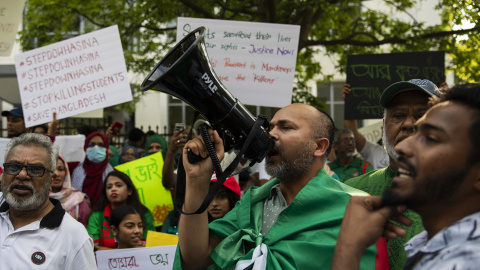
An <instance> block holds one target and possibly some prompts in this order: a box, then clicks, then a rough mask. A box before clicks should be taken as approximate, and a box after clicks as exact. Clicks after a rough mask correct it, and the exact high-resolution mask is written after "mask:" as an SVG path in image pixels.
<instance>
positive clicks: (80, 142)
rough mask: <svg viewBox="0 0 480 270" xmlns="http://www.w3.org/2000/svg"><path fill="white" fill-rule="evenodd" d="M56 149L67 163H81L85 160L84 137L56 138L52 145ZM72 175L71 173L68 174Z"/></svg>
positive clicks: (79, 135) (80, 135)
mask: <svg viewBox="0 0 480 270" xmlns="http://www.w3.org/2000/svg"><path fill="white" fill-rule="evenodd" d="M53 144H54V145H56V146H57V147H58V152H59V154H60V155H62V156H63V157H64V158H65V160H67V162H74V161H78V162H83V161H84V160H85V150H83V146H85V135H82V134H78V135H67V136H56V137H55V142H54V143H53ZM70 173H72V172H70Z"/></svg>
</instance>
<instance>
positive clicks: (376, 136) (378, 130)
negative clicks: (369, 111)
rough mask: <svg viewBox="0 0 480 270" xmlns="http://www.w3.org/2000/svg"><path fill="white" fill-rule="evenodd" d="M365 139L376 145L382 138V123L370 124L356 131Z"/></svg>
mask: <svg viewBox="0 0 480 270" xmlns="http://www.w3.org/2000/svg"><path fill="white" fill-rule="evenodd" d="M358 132H360V133H361V134H362V135H363V136H365V138H366V139H367V140H369V141H371V142H374V143H377V141H378V140H380V139H381V138H382V136H383V134H382V121H378V122H377V123H374V124H371V125H369V126H366V127H362V128H359V129H358Z"/></svg>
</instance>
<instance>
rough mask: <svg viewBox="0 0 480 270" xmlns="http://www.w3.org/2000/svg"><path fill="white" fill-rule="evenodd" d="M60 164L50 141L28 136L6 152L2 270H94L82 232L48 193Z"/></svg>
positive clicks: (0, 211) (0, 235)
mask: <svg viewBox="0 0 480 270" xmlns="http://www.w3.org/2000/svg"><path fill="white" fill-rule="evenodd" d="M57 158H58V150H57V149H56V148H55V147H54V146H53V144H52V142H51V141H50V139H49V138H48V137H47V136H45V135H41V134H36V133H28V134H23V135H20V136H19V137H15V138H13V139H12V140H11V141H10V142H9V144H8V145H7V148H6V152H5V163H4V164H3V168H4V172H3V175H2V182H1V190H2V193H3V197H4V200H5V201H4V202H3V203H2V204H1V205H0V243H1V244H2V247H1V249H0V269H34V268H35V269H96V263H95V257H94V254H93V242H92V239H91V238H90V237H89V236H88V234H87V231H86V230H85V227H83V225H82V224H81V223H79V222H77V221H76V220H75V219H73V218H72V217H71V216H70V215H68V214H65V210H63V208H62V205H61V204H60V202H59V201H58V200H53V199H49V197H48V193H49V190H50V186H51V184H52V179H53V177H54V176H53V174H54V170H55V167H56V163H57Z"/></svg>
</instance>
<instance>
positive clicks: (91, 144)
mask: <svg viewBox="0 0 480 270" xmlns="http://www.w3.org/2000/svg"><path fill="white" fill-rule="evenodd" d="M95 145H98V147H103V148H105V147H106V145H105V144H104V143H102V142H101V143H94V142H89V143H87V147H95Z"/></svg>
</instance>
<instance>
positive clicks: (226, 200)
mask: <svg viewBox="0 0 480 270" xmlns="http://www.w3.org/2000/svg"><path fill="white" fill-rule="evenodd" d="M215 182H217V177H216V176H215V174H213V176H212V182H211V184H210V188H212V186H213V184H214V183H215ZM240 195H241V190H240V186H239V185H238V183H237V180H235V177H233V176H230V177H228V178H227V180H225V182H224V183H223V186H222V187H221V188H220V190H219V191H218V192H217V194H216V195H215V197H214V199H213V200H212V202H211V203H210V205H209V206H208V208H207V212H208V222H209V223H210V222H212V221H214V220H216V219H219V218H222V217H224V216H225V215H226V214H227V213H228V212H230V210H232V209H233V207H234V206H235V204H236V203H237V202H238V201H239V200H240ZM179 219H180V212H179V211H178V210H177V209H173V211H171V212H170V213H169V214H168V215H167V217H166V218H165V221H164V223H163V226H162V230H161V232H164V233H170V234H178V221H179Z"/></svg>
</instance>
